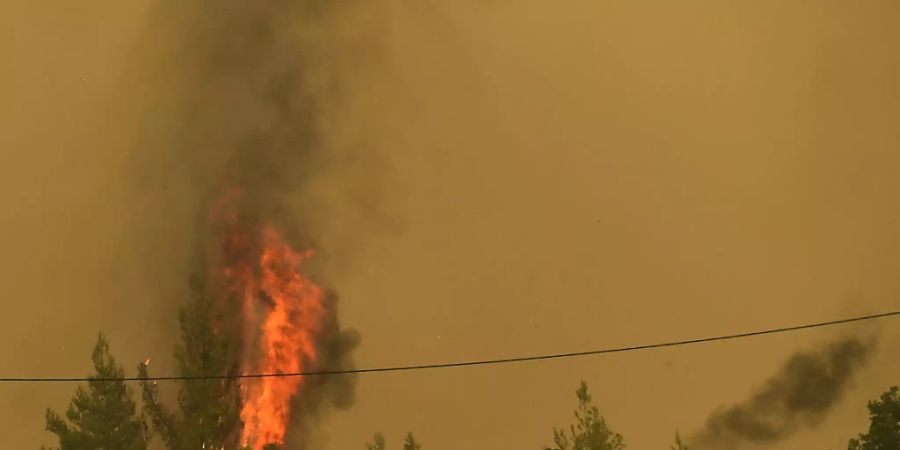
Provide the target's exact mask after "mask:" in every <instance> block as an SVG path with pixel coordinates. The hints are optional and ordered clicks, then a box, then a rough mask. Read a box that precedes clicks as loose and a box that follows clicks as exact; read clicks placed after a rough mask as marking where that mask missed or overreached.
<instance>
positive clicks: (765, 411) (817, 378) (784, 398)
mask: <svg viewBox="0 0 900 450" xmlns="http://www.w3.org/2000/svg"><path fill="white" fill-rule="evenodd" d="M873 346H874V343H873V342H871V341H864V340H862V339H860V338H857V337H846V338H843V339H839V340H836V341H833V342H830V343H828V344H825V345H823V346H822V347H821V348H818V349H816V350H810V351H802V352H798V353H795V354H794V355H793V356H791V357H790V358H789V359H788V360H787V361H786V362H785V363H784V365H783V366H782V367H781V369H780V370H779V371H778V373H777V374H776V375H775V376H773V377H772V378H770V379H769V380H768V381H766V383H765V385H763V387H762V388H761V389H760V390H759V391H758V392H757V393H755V394H754V395H752V396H751V397H750V398H748V399H746V400H744V401H743V402H741V403H739V404H736V405H733V406H730V407H727V408H723V409H721V410H718V411H716V412H713V413H712V415H710V417H709V418H708V419H707V421H706V426H705V428H704V429H703V430H702V431H701V432H699V433H698V434H697V435H696V436H695V437H694V438H693V439H692V442H691V445H692V448H693V447H696V448H699V449H702V450H732V449H736V448H743V447H744V446H746V445H751V444H757V445H758V444H772V443H774V442H776V441H780V440H782V439H785V438H788V437H790V436H791V435H793V434H794V433H796V432H797V431H799V430H801V429H803V428H814V427H816V426H818V425H819V424H820V423H821V422H822V420H823V419H824V418H825V416H826V415H827V414H828V412H829V411H830V410H831V408H832V407H833V406H835V405H836V404H837V403H838V401H840V400H841V398H842V397H843V395H844V393H845V392H846V391H847V389H848V388H849V387H850V386H851V383H852V380H853V376H854V374H855V373H856V372H857V371H859V370H860V369H861V368H862V367H863V366H864V365H865V363H866V362H867V360H868V358H869V356H870V355H871V353H872V348H873Z"/></svg>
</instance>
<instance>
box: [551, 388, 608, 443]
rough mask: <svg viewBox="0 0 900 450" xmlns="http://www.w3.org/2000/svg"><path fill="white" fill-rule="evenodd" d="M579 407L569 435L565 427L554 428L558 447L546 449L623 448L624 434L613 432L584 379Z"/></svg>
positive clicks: (580, 390) (579, 390)
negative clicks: (594, 403)
mask: <svg viewBox="0 0 900 450" xmlns="http://www.w3.org/2000/svg"><path fill="white" fill-rule="evenodd" d="M575 395H576V396H577V397H578V409H576V410H575V419H576V424H575V425H572V426H570V427H569V434H568V435H567V434H566V432H565V430H563V429H554V430H553V441H554V443H555V444H556V447H547V448H546V450H569V449H571V450H622V449H624V448H625V443H624V441H623V439H622V436H621V435H620V434H618V433H614V432H612V430H610V429H609V427H608V426H607V425H606V420H604V419H603V417H602V416H601V415H600V411H599V410H598V409H597V407H596V406H594V405H593V404H592V399H591V395H590V394H589V393H588V387H587V384H586V383H585V382H584V381H582V382H581V385H580V386H579V387H578V390H577V391H575Z"/></svg>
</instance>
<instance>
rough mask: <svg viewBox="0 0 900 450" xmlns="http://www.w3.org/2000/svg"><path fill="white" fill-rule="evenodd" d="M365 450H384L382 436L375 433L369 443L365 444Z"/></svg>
mask: <svg viewBox="0 0 900 450" xmlns="http://www.w3.org/2000/svg"><path fill="white" fill-rule="evenodd" d="M366 450H385V447H384V435H383V434H381V433H375V436H374V437H373V438H372V442H371V443H366Z"/></svg>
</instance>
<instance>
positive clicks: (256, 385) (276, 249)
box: [210, 189, 325, 450]
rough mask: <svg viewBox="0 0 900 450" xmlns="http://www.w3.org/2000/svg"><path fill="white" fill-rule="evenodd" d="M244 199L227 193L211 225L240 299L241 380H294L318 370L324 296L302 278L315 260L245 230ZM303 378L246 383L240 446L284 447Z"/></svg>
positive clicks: (269, 233) (275, 238)
mask: <svg viewBox="0 0 900 450" xmlns="http://www.w3.org/2000/svg"><path fill="white" fill-rule="evenodd" d="M242 194H243V193H242V192H241V191H240V190H239V189H229V190H226V191H225V192H223V195H222V196H221V197H219V198H218V199H217V201H215V202H213V204H212V205H211V208H210V219H211V220H212V222H213V224H214V225H215V226H217V227H219V229H220V230H222V231H224V235H222V240H221V241H220V242H219V245H221V247H220V248H219V250H220V251H221V255H220V257H221V260H222V264H223V266H224V270H223V271H222V272H221V273H222V274H223V275H224V276H225V287H226V290H227V293H228V295H229V296H231V298H235V299H240V301H241V305H240V313H241V317H240V319H241V320H240V322H241V326H242V327H243V347H242V351H241V353H242V359H241V366H242V370H243V371H244V373H297V372H302V371H304V369H308V368H309V366H310V365H311V364H314V363H315V362H316V345H315V338H316V336H317V334H318V332H319V330H320V328H321V322H322V319H323V317H324V314H325V306H324V303H323V302H324V298H325V295H324V291H323V290H322V288H321V287H319V286H318V285H317V284H316V283H314V282H313V281H312V280H310V279H309V278H307V277H306V276H304V275H303V274H302V272H301V271H300V265H301V264H302V263H303V262H304V261H306V260H308V259H309V258H310V257H312V252H311V251H306V252H297V251H295V250H294V249H292V248H291V246H290V245H289V244H288V243H287V242H286V241H285V240H284V238H283V237H282V236H281V235H280V234H279V233H278V232H277V231H275V230H274V229H272V228H270V227H262V228H261V229H259V228H258V227H256V226H255V224H251V223H246V222H242V217H241V216H240V214H239V213H238V209H237V208H236V203H237V202H239V201H240V199H241V197H242ZM302 385H303V378H302V377H299V376H293V377H267V378H256V379H247V380H246V381H245V382H244V383H242V386H241V405H242V406H241V420H242V421H243V423H244V426H243V429H242V430H241V436H240V442H241V445H244V446H248V447H250V448H251V449H253V450H262V448H263V447H264V446H265V445H267V444H277V445H283V444H284V437H285V431H286V428H287V425H288V422H289V420H290V412H291V405H290V403H291V399H292V398H293V397H294V396H296V395H297V394H299V393H300V390H301V388H302Z"/></svg>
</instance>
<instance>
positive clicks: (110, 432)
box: [46, 333, 148, 450]
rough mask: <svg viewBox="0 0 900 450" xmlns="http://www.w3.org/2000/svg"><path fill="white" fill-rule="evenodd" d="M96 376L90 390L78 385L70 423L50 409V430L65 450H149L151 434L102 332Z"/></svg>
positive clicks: (68, 416) (68, 415)
mask: <svg viewBox="0 0 900 450" xmlns="http://www.w3.org/2000/svg"><path fill="white" fill-rule="evenodd" d="M92 360H93V362H94V370H95V371H96V374H95V375H92V376H91V377H90V380H89V381H88V386H87V389H85V388H84V386H78V388H77V389H76V390H75V396H74V397H73V398H72V401H71V403H70V404H69V408H68V410H67V411H66V419H68V421H69V423H66V421H65V420H63V418H62V417H60V415H59V414H57V413H56V412H54V411H52V410H50V409H47V417H46V418H47V431H49V432H51V433H53V434H55V435H57V436H58V437H59V448H60V449H61V450H99V449H103V450H145V449H146V448H147V440H148V433H147V429H146V426H145V425H144V422H143V421H142V420H141V418H140V417H138V416H137V414H136V405H135V402H134V399H133V397H132V392H131V389H130V388H129V387H128V386H126V385H125V382H124V381H122V380H120V379H121V378H122V377H124V376H125V372H124V371H123V370H122V367H121V366H119V365H118V364H116V360H115V358H113V356H112V355H111V354H110V353H109V343H108V342H107V341H106V337H104V336H103V334H102V333H100V335H99V336H98V337H97V343H96V345H94V352H93V355H92Z"/></svg>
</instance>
